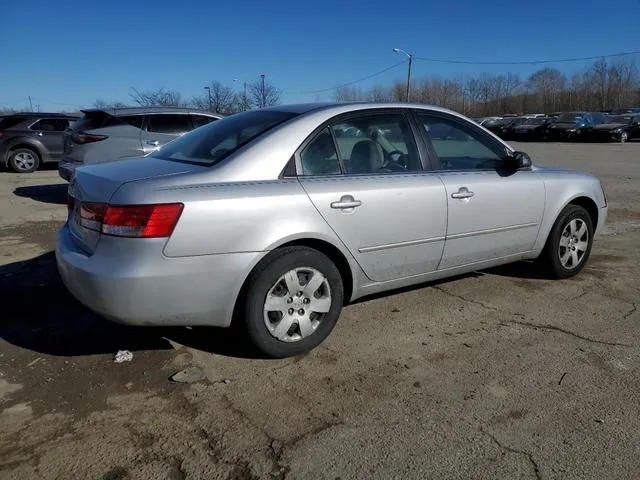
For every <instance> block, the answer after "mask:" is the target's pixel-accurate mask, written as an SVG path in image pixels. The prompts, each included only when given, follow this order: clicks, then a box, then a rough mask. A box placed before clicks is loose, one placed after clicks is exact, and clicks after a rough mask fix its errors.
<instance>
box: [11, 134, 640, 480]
mask: <svg viewBox="0 0 640 480" xmlns="http://www.w3.org/2000/svg"><path fill="white" fill-rule="evenodd" d="M516 146H517V147H518V148H519V149H522V150H525V151H527V152H529V153H530V154H531V156H532V157H533V159H534V161H535V162H536V163H539V164H557V165H563V166H568V167H571V168H576V169H581V170H587V171H590V172H593V173H595V174H597V175H598V176H599V177H600V178H601V179H602V180H603V182H604V186H605V189H606V193H607V197H608V200H609V205H610V213H609V218H608V225H607V228H606V230H605V232H604V234H603V235H602V236H601V237H600V238H599V239H597V241H596V244H595V246H594V249H593V252H592V256H591V259H590V261H589V264H588V265H587V267H586V268H585V270H584V271H583V273H581V274H580V275H579V276H578V277H576V278H573V279H570V280H566V281H549V280H546V279H544V278H541V276H540V275H539V273H538V272H537V271H536V270H535V269H534V268H533V267H532V266H531V265H530V264H528V263H519V264H514V265H511V266H507V267H501V268H497V269H492V270H489V271H483V272H478V273H476V274H473V275H467V276H464V277H461V278H456V279H453V280H449V281H445V282H439V283H436V284H430V285H424V286H421V287H420V288H413V289H407V290H404V291H402V292H399V293H397V294H394V295H388V296H381V297H378V298H374V299H368V300H366V301H362V302H359V303H357V304H355V305H352V306H349V307H348V308H347V309H346V310H345V311H344V313H343V316H342V318H341V320H340V322H339V324H338V326H337V327H336V329H335V330H334V332H333V333H332V335H331V337H330V338H329V339H328V340H327V341H326V342H325V343H324V344H323V345H322V346H321V347H319V348H317V349H316V350H314V351H313V352H311V353H309V354H307V355H305V356H302V357H298V358H292V359H286V360H276V361H267V360H262V359H256V358H251V356H250V354H249V353H248V352H246V351H244V350H243V348H242V347H241V346H240V344H239V343H238V342H237V341H235V339H234V338H233V337H232V336H231V335H230V334H229V333H228V332H227V331H225V330H217V329H205V328H200V329H193V330H190V329H162V330H160V329H136V328H130V327H125V326H120V325H115V324H111V323H109V322H107V321H105V320H102V319H100V318H98V317H96V316H95V315H94V314H92V313H90V312H89V311H87V310H86V309H85V308H83V307H82V306H81V305H79V304H78V303H77V302H76V301H74V300H73V299H72V298H71V297H70V296H69V295H68V294H67V293H66V291H65V289H64V287H63V286H62V285H61V284H60V281H59V278H58V276H57V272H56V268H55V261H54V258H53V253H52V249H53V246H54V237H55V233H56V230H57V229H58V228H59V227H60V225H61V223H62V222H63V221H64V217H65V191H66V185H65V184H62V182H61V181H60V180H59V178H58V177H57V173H56V172H55V171H52V170H50V171H43V172H37V173H35V174H32V175H14V174H11V173H7V172H4V173H0V298H1V299H2V310H1V312H2V313H1V315H0V477H1V478H3V479H20V480H25V479H31V478H39V479H69V478H83V479H105V480H106V479H109V480H116V479H150V478H153V479H170V480H179V479H189V480H191V479H193V480H195V479H208V480H210V479H284V478H287V479H298V478H304V479H306V478H313V479H331V480H335V479H338V478H342V479H347V478H363V479H370V478H385V479H386V478H398V479H409V478H416V479H425V478H436V479H445V478H446V479H454V478H460V479H463V478H464V479H467V478H474V479H496V478H501V479H502V478H504V479H515V478H537V479H602V478H612V479H613V478H639V477H640V455H639V454H640V434H639V433H638V432H640V402H639V401H638V395H639V393H640V328H639V327H638V321H639V320H640V314H639V313H638V310H637V307H638V303H640V295H639V292H640V277H638V276H637V273H636V272H637V271H638V267H639V266H640V265H639V264H640V248H638V245H640V200H639V199H640V195H638V193H639V190H640V144H638V143H636V144H622V145H618V144H611V145H599V144H596V145H571V144H533V143H532V144H519V145H516ZM121 349H127V350H130V351H131V352H132V353H133V360H132V361H131V362H125V363H114V362H113V358H114V354H115V353H116V352H117V351H118V350H121ZM188 366H194V367H196V369H197V370H198V371H201V372H202V373H203V377H204V378H203V379H202V380H200V381H198V382H196V383H192V384H182V383H175V382H171V381H170V380H169V377H170V376H171V375H173V374H174V373H175V372H177V371H180V370H181V369H183V368H185V367H188Z"/></svg>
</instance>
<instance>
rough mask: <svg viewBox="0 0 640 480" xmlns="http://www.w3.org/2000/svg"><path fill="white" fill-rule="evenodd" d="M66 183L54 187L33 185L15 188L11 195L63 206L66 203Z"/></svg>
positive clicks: (67, 186)
mask: <svg viewBox="0 0 640 480" xmlns="http://www.w3.org/2000/svg"><path fill="white" fill-rule="evenodd" d="M68 188H69V185H68V184H66V183H57V184H55V185H33V186H29V187H17V188H16V189H15V190H14V191H13V193H14V194H15V195H17V196H19V197H26V198H31V199H32V200H35V201H37V202H42V203H53V204H55V205H65V204H66V203H67V189H68Z"/></svg>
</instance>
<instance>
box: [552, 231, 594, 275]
mask: <svg viewBox="0 0 640 480" xmlns="http://www.w3.org/2000/svg"><path fill="white" fill-rule="evenodd" d="M588 247H589V230H588V229H587V224H586V223H585V222H584V221H583V220H581V219H580V218H574V219H573V220H571V221H570V222H569V223H568V224H567V225H566V226H565V227H564V230H563V231H562V235H561V236H560V242H559V245H558V257H559V258H560V263H561V264H562V266H563V267H564V268H566V269H568V270H573V269H574V268H577V267H578V265H580V264H581V263H582V260H583V259H584V256H585V253H586V252H587V249H588Z"/></svg>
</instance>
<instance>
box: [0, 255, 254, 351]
mask: <svg viewBox="0 0 640 480" xmlns="http://www.w3.org/2000/svg"><path fill="white" fill-rule="evenodd" d="M0 299H2V300H1V304H0V308H1V312H2V315H0V338H2V339H3V340H5V341H6V342H9V343H11V344H13V345H15V346H18V347H21V348H24V349H28V350H31V351H34V352H39V353H44V354H48V355H55V356H77V355H96V354H105V353H110V354H113V353H115V352H117V351H118V350H129V351H131V352H135V351H144V350H166V349H171V348H173V347H172V346H171V344H170V342H169V340H173V341H175V342H177V343H179V344H182V345H185V346H188V347H193V348H197V349H200V350H205V351H208V352H211V353H216V354H220V355H225V356H232V357H240V358H258V355H257V354H256V352H254V351H253V350H252V349H250V348H249V347H248V346H247V344H246V342H243V341H241V338H240V336H239V335H238V333H237V332H236V331H235V330H231V329H223V328H213V327H210V328H205V327H202V328H184V327H166V328H163V327H132V326H127V325H120V324H117V323H113V322H110V321H108V320H106V319H104V318H102V317H100V316H99V315H97V314H95V313H93V312H91V311H90V310H89V309H87V308H86V307H84V306H83V305H82V304H80V303H79V302H78V301H77V300H75V298H73V296H72V295H71V294H70V293H69V292H68V290H67V289H66V287H65V286H64V284H63V283H62V280H61V279H60V276H59V274H58V270H57V267H56V261H55V254H54V252H48V253H45V254H43V255H41V256H38V257H36V258H33V259H30V260H26V261H20V262H15V263H11V264H8V265H3V266H0Z"/></svg>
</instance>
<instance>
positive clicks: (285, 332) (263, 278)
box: [238, 247, 344, 358]
mask: <svg viewBox="0 0 640 480" xmlns="http://www.w3.org/2000/svg"><path fill="white" fill-rule="evenodd" d="M245 291H246V294H245V297H244V299H242V298H241V300H240V301H241V302H242V301H243V300H244V302H243V303H244V305H242V306H241V307H242V308H240V309H239V311H240V313H241V315H240V318H238V320H240V321H242V322H243V323H244V326H245V328H246V332H247V334H248V336H249V339H250V340H251V342H252V343H253V345H254V346H255V347H256V348H257V349H258V350H260V352H262V353H263V354H265V355H267V356H269V357H277V358H282V357H289V356H293V355H298V354H301V353H304V352H307V351H309V350H311V349H313V348H314V347H316V346H318V345H319V344H320V343H321V342H322V341H323V340H324V339H325V338H327V337H328V336H329V334H330V333H331V331H332V330H333V327H334V326H335V324H336V322H337V321H338V317H339V316H340V312H341V310H342V305H343V300H344V287H343V282H342V277H341V276H340V272H339V271H338V269H337V267H336V266H335V264H334V263H333V262H332V261H331V260H330V259H329V258H328V257H327V256H326V255H324V254H323V253H321V252H319V251H317V250H314V249H311V248H306V247H288V248H283V249H281V250H277V251H275V252H274V253H272V254H271V255H270V256H269V257H267V258H266V259H265V260H263V261H262V262H261V263H260V264H259V265H258V266H257V267H256V269H255V270H254V271H253V272H252V273H251V275H250V276H249V279H248V281H247V285H246V289H245Z"/></svg>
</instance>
